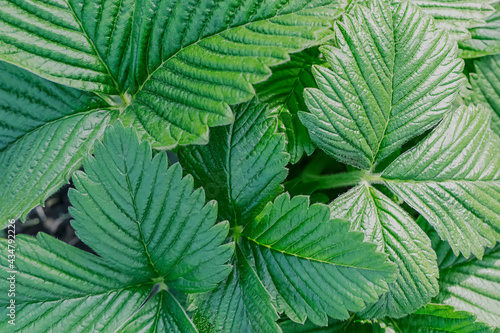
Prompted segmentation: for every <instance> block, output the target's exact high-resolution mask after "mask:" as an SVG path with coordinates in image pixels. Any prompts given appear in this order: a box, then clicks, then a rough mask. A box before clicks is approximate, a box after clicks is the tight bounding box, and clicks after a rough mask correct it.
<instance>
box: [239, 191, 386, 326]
mask: <svg viewBox="0 0 500 333" xmlns="http://www.w3.org/2000/svg"><path fill="white" fill-rule="evenodd" d="M348 230H349V223H348V222H346V221H342V220H330V218H329V210H328V207H327V206H325V205H321V204H314V205H311V206H309V202H308V198H307V197H304V196H298V197H294V198H293V199H290V197H289V196H288V195H287V194H283V195H281V196H279V197H278V198H277V199H276V200H275V201H274V202H273V203H270V204H269V205H268V206H267V207H266V209H264V211H263V212H262V213H261V214H260V215H259V217H258V218H257V219H256V220H255V221H254V223H252V224H250V225H249V226H248V227H247V228H246V229H245V230H244V234H243V236H242V239H241V240H240V244H241V245H242V246H243V248H244V249H245V251H244V253H245V252H246V253H248V254H250V253H251V256H252V257H253V258H254V260H255V265H256V267H257V274H259V277H260V278H261V280H262V281H263V283H264V285H265V286H266V287H267V289H268V291H269V292H270V293H271V295H272V296H273V297H274V298H276V299H277V305H278V307H279V311H285V313H286V315H287V316H289V317H290V318H291V319H292V320H294V321H296V322H304V321H305V319H306V318H309V320H311V321H312V322H313V323H315V324H317V325H322V326H325V325H327V323H328V318H327V316H330V317H332V318H337V319H347V318H349V313H348V311H359V310H361V309H362V308H364V307H365V304H366V303H372V302H375V301H376V300H377V296H378V294H381V293H384V292H386V291H387V289H388V285H387V284H388V283H390V282H392V281H394V278H395V273H396V267H395V266H394V265H393V264H391V263H389V262H388V261H387V257H386V256H385V255H384V254H382V253H378V252H375V248H376V246H375V245H374V244H371V243H364V242H363V234H362V233H359V232H349V231H348Z"/></svg>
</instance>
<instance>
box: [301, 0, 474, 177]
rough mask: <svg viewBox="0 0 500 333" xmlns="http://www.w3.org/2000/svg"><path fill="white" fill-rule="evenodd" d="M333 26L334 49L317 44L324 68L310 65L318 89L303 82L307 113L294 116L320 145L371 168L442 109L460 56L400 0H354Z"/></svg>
mask: <svg viewBox="0 0 500 333" xmlns="http://www.w3.org/2000/svg"><path fill="white" fill-rule="evenodd" d="M335 30H336V40H337V44H338V45H339V49H337V48H333V47H322V48H321V50H322V52H323V54H324V55H325V57H326V59H327V60H328V62H329V64H330V66H331V70H330V69H326V68H324V67H314V68H313V72H314V75H315V78H316V82H317V84H318V87H319V90H318V89H306V93H305V94H306V96H305V99H306V103H307V105H308V108H309V110H310V111H311V113H312V114H308V113H299V116H300V118H301V120H302V122H303V123H304V125H305V126H306V127H307V128H308V129H309V134H310V135H311V138H312V140H313V141H314V142H315V143H316V144H317V145H318V146H319V147H320V148H321V149H323V150H324V151H325V152H327V153H328V154H330V155H331V156H334V157H336V158H337V159H339V160H340V161H341V162H344V163H347V164H351V165H354V166H356V167H359V168H363V169H371V168H372V167H373V165H374V164H376V163H377V162H380V161H381V160H382V159H384V158H385V157H387V156H388V155H390V154H391V153H393V152H394V151H395V150H396V149H397V148H399V147H400V146H401V145H403V144H404V143H405V142H407V141H408V140H410V139H411V138H413V137H415V136H417V135H419V134H421V133H423V132H424V131H425V130H427V129H429V128H431V127H432V126H434V125H435V124H436V123H437V122H438V121H439V120H440V119H441V118H442V116H443V115H444V114H445V113H446V112H447V111H449V110H450V107H451V102H452V101H453V99H454V98H455V95H456V91H457V89H458V87H459V86H460V84H461V83H462V82H463V79H464V77H463V75H462V74H461V70H462V62H461V61H460V60H459V59H458V58H457V57H456V54H457V47H456V44H455V43H454V42H453V41H452V40H451V39H450V38H449V36H448V33H447V32H446V31H445V30H442V29H438V28H436V27H435V24H434V21H433V20H432V18H431V17H429V16H427V15H425V14H424V13H422V11H421V10H420V9H418V7H416V6H414V5H412V4H410V3H408V2H403V3H401V4H397V5H395V6H390V5H389V4H388V3H387V2H386V1H381V0H375V1H373V2H372V4H371V7H370V9H367V8H364V7H361V6H357V7H355V8H354V10H353V12H352V14H351V15H346V16H344V22H343V23H338V24H337V26H336V29H335ZM409 31H411V33H409Z"/></svg>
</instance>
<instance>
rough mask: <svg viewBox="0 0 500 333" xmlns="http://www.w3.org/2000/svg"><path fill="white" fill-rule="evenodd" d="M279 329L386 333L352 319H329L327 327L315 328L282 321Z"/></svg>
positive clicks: (294, 332) (372, 324) (302, 332)
mask: <svg viewBox="0 0 500 333" xmlns="http://www.w3.org/2000/svg"><path fill="white" fill-rule="evenodd" d="M280 327H281V329H282V330H283V333H348V332H355V333H381V332H386V330H385V327H382V326H380V325H379V323H377V322H375V321H374V322H371V321H368V320H362V321H361V320H355V319H353V318H351V319H349V320H345V321H340V320H334V319H329V320H328V326H326V327H324V326H317V325H314V324H313V323H311V322H310V321H306V322H305V323H304V324H299V323H296V322H293V321H291V320H283V321H281V322H280Z"/></svg>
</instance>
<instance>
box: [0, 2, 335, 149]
mask: <svg viewBox="0 0 500 333" xmlns="http://www.w3.org/2000/svg"><path fill="white" fill-rule="evenodd" d="M343 5H344V1H338V0H317V1H312V2H311V1H306V0H289V1H265V2H261V1H257V0H252V1H244V0H239V1H232V0H224V1H212V0H203V1H175V0H170V1H160V0H154V1H146V0H138V1H134V0H123V1H117V0H104V1H102V2H100V3H99V6H96V5H95V4H94V3H91V2H85V1H82V0H56V1H49V0H34V1H31V2H26V1H22V0H15V1H7V0H3V1H2V2H0V21H1V23H0V28H1V29H0V30H1V31H2V32H1V33H0V46H1V48H0V49H1V51H0V59H3V60H6V61H8V62H12V63H14V64H17V65H20V66H22V67H25V68H27V69H28V70H30V71H33V72H35V73H36V74H38V75H41V76H43V77H45V78H48V79H50V80H53V81H57V82H59V83H63V84H66V85H70V86H73V87H76V88H80V89H86V90H92V91H96V92H100V93H105V94H110V95H119V96H120V97H121V99H122V100H123V101H124V103H126V104H131V105H130V108H131V111H130V114H131V115H133V116H134V118H135V120H134V121H133V122H134V123H139V124H140V127H141V128H142V129H144V130H145V131H146V132H147V133H148V134H149V135H150V136H151V137H152V138H154V139H155V140H156V141H158V142H159V144H160V145H161V146H163V147H174V146H176V145H177V144H196V143H198V144H199V143H206V142H207V140H208V127H209V126H218V125H225V124H229V123H231V122H232V120H233V115H232V113H231V110H230V108H229V105H230V104H236V103H241V102H244V101H246V100H248V99H250V98H251V97H252V96H253V95H254V90H253V87H252V83H257V82H259V81H262V80H263V79H265V78H267V77H268V76H269V75H270V70H269V68H268V66H270V65H276V64H279V63H281V62H284V61H287V60H288V59H289V56H288V53H290V52H296V51H299V50H301V49H303V48H304V47H307V46H311V45H314V44H317V43H318V42H320V41H321V40H323V39H324V38H327V37H328V36H329V35H330V34H331V30H330V29H329V28H330V26H331V20H332V19H334V18H335V17H337V16H338V15H339V14H340V13H341V9H342V6H343Z"/></svg>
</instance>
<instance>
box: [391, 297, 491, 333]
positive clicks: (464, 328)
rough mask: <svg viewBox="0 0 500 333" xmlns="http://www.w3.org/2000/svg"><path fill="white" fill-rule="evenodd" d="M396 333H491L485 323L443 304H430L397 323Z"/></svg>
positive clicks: (469, 314) (467, 313)
mask: <svg viewBox="0 0 500 333" xmlns="http://www.w3.org/2000/svg"><path fill="white" fill-rule="evenodd" d="M395 328H396V332H398V333H399V332H401V333H403V332H421V333H427V332H429V333H430V332H450V333H491V332H492V329H491V327H489V326H488V325H487V324H485V323H481V322H478V321H476V316H475V315H473V314H471V313H469V312H465V311H456V310H455V309H453V307H451V306H448V305H442V304H428V305H427V306H425V307H424V308H422V309H419V310H418V311H416V312H415V313H414V314H412V315H410V316H408V317H405V318H403V319H400V320H398V321H397V327H395Z"/></svg>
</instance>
